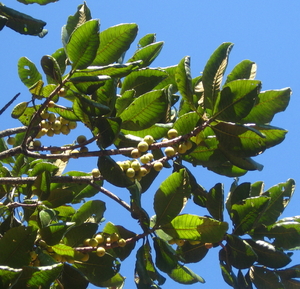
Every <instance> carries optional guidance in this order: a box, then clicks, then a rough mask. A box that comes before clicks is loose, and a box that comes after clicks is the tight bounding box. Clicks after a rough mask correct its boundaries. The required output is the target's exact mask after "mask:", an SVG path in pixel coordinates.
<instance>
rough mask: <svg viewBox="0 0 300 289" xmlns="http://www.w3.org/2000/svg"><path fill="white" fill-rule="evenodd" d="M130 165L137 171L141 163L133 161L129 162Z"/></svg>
mask: <svg viewBox="0 0 300 289" xmlns="http://www.w3.org/2000/svg"><path fill="white" fill-rule="evenodd" d="M131 167H132V168H133V169H134V170H135V171H136V172H137V171H139V170H140V168H141V164H140V163H139V162H138V161H133V162H132V163H131Z"/></svg>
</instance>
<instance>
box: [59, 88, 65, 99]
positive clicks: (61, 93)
mask: <svg viewBox="0 0 300 289" xmlns="http://www.w3.org/2000/svg"><path fill="white" fill-rule="evenodd" d="M66 94H67V92H66V89H65V88H64V87H62V88H61V89H60V90H59V91H58V95H59V96H62V97H64V96H66Z"/></svg>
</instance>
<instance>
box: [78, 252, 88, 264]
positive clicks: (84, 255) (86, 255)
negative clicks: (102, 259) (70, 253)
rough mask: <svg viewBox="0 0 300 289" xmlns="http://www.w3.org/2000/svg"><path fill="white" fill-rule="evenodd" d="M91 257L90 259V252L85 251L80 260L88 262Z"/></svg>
mask: <svg viewBox="0 0 300 289" xmlns="http://www.w3.org/2000/svg"><path fill="white" fill-rule="evenodd" d="M89 259H90V255H89V254H88V253H84V254H83V256H82V257H81V259H80V260H81V261H83V262H86V261H88V260H89Z"/></svg>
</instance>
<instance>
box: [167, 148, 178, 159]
mask: <svg viewBox="0 0 300 289" xmlns="http://www.w3.org/2000/svg"><path fill="white" fill-rule="evenodd" d="M175 153H176V152H175V149H174V148H173V147H166V148H165V155H166V156H167V157H173V156H174V155H175Z"/></svg>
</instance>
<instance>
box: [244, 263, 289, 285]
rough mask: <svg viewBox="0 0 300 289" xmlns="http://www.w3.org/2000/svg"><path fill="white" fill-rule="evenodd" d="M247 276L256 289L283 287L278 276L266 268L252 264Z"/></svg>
mask: <svg viewBox="0 0 300 289" xmlns="http://www.w3.org/2000/svg"><path fill="white" fill-rule="evenodd" d="M249 276H250V280H251V281H252V282H253V284H254V285H255V286H256V288H257V289H273V288H278V289H285V287H284V285H283V284H282V283H281V282H280V278H279V276H278V275H277V274H276V273H275V272H274V271H271V270H269V269H267V268H264V267H258V266H252V267H251V268H250V272H249Z"/></svg>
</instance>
